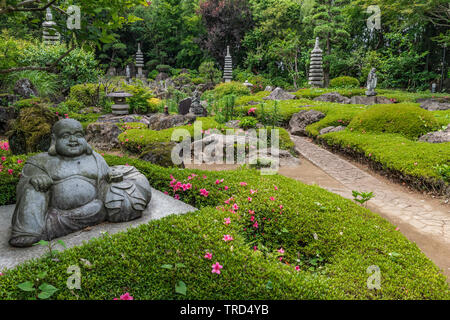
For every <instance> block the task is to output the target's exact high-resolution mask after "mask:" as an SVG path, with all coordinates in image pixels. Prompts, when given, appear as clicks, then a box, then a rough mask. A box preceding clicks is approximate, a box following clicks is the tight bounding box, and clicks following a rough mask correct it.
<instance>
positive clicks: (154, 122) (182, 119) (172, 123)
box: [148, 113, 196, 130]
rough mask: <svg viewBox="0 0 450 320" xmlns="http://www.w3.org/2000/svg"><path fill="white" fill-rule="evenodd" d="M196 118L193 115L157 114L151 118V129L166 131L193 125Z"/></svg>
mask: <svg viewBox="0 0 450 320" xmlns="http://www.w3.org/2000/svg"><path fill="white" fill-rule="evenodd" d="M195 119H196V117H195V116H191V115H185V116H183V115H181V114H175V115H174V114H170V115H166V114H164V113H156V114H154V115H152V116H151V117H150V118H149V125H148V127H149V129H152V130H164V129H169V128H173V127H179V126H183V125H186V124H188V123H193V122H194V121H195Z"/></svg>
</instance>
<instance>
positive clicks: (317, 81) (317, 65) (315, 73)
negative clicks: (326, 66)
mask: <svg viewBox="0 0 450 320" xmlns="http://www.w3.org/2000/svg"><path fill="white" fill-rule="evenodd" d="M322 52H323V51H322V49H320V47H319V38H318V37H317V38H316V45H315V46H314V49H313V51H311V62H310V65H309V79H308V80H309V82H308V83H309V84H310V85H311V86H313V87H319V88H320V87H323V67H322Z"/></svg>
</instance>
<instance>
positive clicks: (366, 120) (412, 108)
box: [349, 104, 439, 140]
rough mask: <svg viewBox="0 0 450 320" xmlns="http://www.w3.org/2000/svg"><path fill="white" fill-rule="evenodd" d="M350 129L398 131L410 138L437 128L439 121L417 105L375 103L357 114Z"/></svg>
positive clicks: (382, 131)
mask: <svg viewBox="0 0 450 320" xmlns="http://www.w3.org/2000/svg"><path fill="white" fill-rule="evenodd" d="M349 127H350V129H354V130H357V131H360V132H377V133H398V134H401V135H403V136H405V137H407V138H409V139H413V140H414V139H417V138H419V137H420V136H422V135H424V134H426V133H428V132H430V131H434V130H437V129H438V128H439V123H438V122H437V120H436V119H435V117H434V116H433V114H432V113H431V112H429V111H426V110H423V109H421V108H419V107H417V106H416V105H411V104H394V105H375V106H373V107H371V108H369V109H368V110H367V111H365V112H362V113H360V114H358V115H356V116H355V117H354V118H353V120H352V122H350V124H349Z"/></svg>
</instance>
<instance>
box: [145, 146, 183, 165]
mask: <svg viewBox="0 0 450 320" xmlns="http://www.w3.org/2000/svg"><path fill="white" fill-rule="evenodd" d="M176 146H177V143H175V142H155V143H152V144H151V145H149V146H147V147H146V149H145V150H144V151H143V152H142V154H141V155H140V157H139V158H140V159H141V160H144V161H147V162H150V163H153V164H156V165H158V166H161V167H179V168H184V163H181V164H180V165H175V164H174V163H173V161H172V150H173V149H174V148H175V147H176ZM180 156H182V155H180Z"/></svg>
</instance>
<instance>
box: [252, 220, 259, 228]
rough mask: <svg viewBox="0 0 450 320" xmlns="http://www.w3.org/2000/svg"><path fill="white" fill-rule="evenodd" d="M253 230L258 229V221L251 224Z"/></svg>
mask: <svg viewBox="0 0 450 320" xmlns="http://www.w3.org/2000/svg"><path fill="white" fill-rule="evenodd" d="M253 228H255V229H258V221H256V222H255V223H254V224H253Z"/></svg>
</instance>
